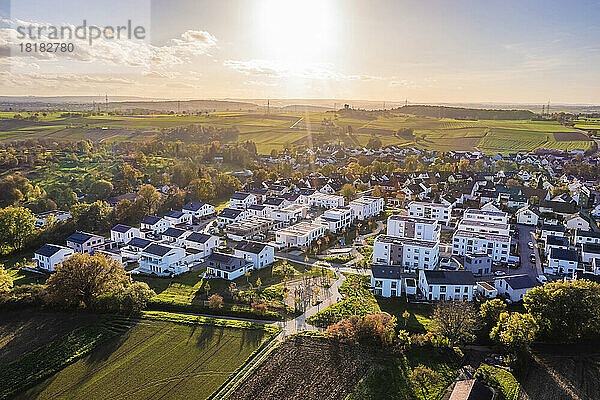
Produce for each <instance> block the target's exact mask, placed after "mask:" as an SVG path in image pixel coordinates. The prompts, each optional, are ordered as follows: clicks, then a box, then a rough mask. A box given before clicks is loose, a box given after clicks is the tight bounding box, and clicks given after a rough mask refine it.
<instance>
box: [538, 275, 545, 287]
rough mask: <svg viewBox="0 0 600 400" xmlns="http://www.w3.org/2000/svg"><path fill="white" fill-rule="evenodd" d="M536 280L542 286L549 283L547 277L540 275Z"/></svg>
mask: <svg viewBox="0 0 600 400" xmlns="http://www.w3.org/2000/svg"><path fill="white" fill-rule="evenodd" d="M536 279H537V281H538V282H539V283H541V284H542V285H543V284H546V283H548V278H546V275H538V276H537V278H536Z"/></svg>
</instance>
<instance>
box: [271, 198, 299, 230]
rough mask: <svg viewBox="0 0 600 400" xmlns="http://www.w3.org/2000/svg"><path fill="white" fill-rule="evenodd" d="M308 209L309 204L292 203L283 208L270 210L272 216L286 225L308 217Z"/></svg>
mask: <svg viewBox="0 0 600 400" xmlns="http://www.w3.org/2000/svg"><path fill="white" fill-rule="evenodd" d="M307 211H308V206H307V205H305V204H296V203H292V204H288V205H287V206H285V207H283V208H281V209H276V210H272V211H271V212H270V218H271V219H274V220H275V221H280V222H283V223H284V224H285V225H293V224H295V223H297V222H298V221H300V220H301V219H304V218H306V213H307Z"/></svg>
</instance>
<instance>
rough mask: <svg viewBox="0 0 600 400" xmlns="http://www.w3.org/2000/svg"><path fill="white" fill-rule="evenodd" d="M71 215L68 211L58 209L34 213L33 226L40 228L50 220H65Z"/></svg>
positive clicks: (50, 221)
mask: <svg viewBox="0 0 600 400" xmlns="http://www.w3.org/2000/svg"><path fill="white" fill-rule="evenodd" d="M72 217H73V216H72V215H71V213H70V212H68V211H60V210H52V211H46V212H43V213H40V214H35V228H36V229H42V228H43V227H45V226H46V225H48V224H50V223H52V222H61V221H66V220H67V219H69V218H72Z"/></svg>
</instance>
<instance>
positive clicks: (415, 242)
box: [375, 235, 438, 248]
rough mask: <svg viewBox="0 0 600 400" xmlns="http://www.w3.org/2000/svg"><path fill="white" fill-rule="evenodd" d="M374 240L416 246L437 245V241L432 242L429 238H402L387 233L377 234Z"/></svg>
mask: <svg viewBox="0 0 600 400" xmlns="http://www.w3.org/2000/svg"><path fill="white" fill-rule="evenodd" d="M375 242H380V243H392V244H401V245H409V246H418V247H430V248H433V247H435V246H437V244H438V243H437V242H434V241H431V240H421V239H413V238H404V237H398V236H389V235H379V236H377V238H376V239H375Z"/></svg>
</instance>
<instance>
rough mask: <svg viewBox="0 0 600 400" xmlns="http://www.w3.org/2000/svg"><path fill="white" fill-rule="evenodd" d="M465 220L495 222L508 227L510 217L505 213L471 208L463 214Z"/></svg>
mask: <svg viewBox="0 0 600 400" xmlns="http://www.w3.org/2000/svg"><path fill="white" fill-rule="evenodd" d="M463 220H471V221H480V222H493V223H496V224H504V225H508V220H509V215H508V213H505V212H503V211H494V210H477V209H476V208H469V209H467V210H465V212H464V214H463Z"/></svg>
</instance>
